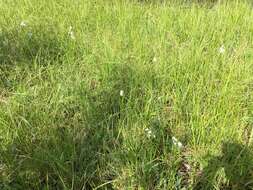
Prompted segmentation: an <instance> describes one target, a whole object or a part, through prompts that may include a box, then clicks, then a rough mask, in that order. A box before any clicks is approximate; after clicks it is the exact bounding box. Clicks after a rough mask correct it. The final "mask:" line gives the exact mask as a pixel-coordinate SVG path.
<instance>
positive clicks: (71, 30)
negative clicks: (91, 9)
mask: <svg viewBox="0 0 253 190" xmlns="http://www.w3.org/2000/svg"><path fill="white" fill-rule="evenodd" d="M68 35H69V37H70V38H71V39H72V40H75V39H76V37H75V33H74V31H73V27H72V26H70V27H69V31H68Z"/></svg>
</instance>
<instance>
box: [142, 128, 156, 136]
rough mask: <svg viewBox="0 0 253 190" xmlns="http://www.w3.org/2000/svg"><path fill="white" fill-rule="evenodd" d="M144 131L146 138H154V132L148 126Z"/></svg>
mask: <svg viewBox="0 0 253 190" xmlns="http://www.w3.org/2000/svg"><path fill="white" fill-rule="evenodd" d="M145 132H146V135H147V137H148V138H155V137H156V136H155V134H154V133H153V132H152V130H151V129H149V128H146V129H145Z"/></svg>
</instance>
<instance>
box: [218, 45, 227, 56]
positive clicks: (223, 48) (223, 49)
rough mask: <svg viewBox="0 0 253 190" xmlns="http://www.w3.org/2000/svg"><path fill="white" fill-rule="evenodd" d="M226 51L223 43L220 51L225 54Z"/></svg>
mask: <svg viewBox="0 0 253 190" xmlns="http://www.w3.org/2000/svg"><path fill="white" fill-rule="evenodd" d="M225 51H226V49H225V46H224V45H222V46H221V47H220V48H219V53H220V54H224V53H225Z"/></svg>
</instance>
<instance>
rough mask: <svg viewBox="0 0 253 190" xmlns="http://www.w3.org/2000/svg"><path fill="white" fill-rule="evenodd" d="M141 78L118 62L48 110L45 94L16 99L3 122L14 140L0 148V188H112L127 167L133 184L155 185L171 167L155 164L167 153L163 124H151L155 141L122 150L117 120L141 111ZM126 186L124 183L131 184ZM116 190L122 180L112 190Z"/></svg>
mask: <svg viewBox="0 0 253 190" xmlns="http://www.w3.org/2000/svg"><path fill="white" fill-rule="evenodd" d="M152 73H153V72H152ZM144 74H145V76H142V75H144ZM147 74H148V73H147V72H142V71H141V72H140V73H139V71H138V70H137V69H135V68H134V67H133V66H129V65H124V64H119V65H114V66H112V69H111V72H110V73H109V74H108V76H106V77H105V78H104V79H101V81H99V79H98V80H96V81H93V82H91V84H90V85H86V86H85V84H84V85H81V86H80V88H79V87H77V88H76V89H75V91H74V92H73V91H72V92H71V93H73V96H75V99H74V100H71V101H69V102H65V103H60V102H56V105H55V106H54V105H52V106H51V107H50V106H47V102H43V101H44V100H45V98H43V92H41V93H42V94H41V95H37V96H36V97H33V95H29V96H28V97H27V98H22V99H20V100H16V101H17V106H15V105H16V104H15V105H14V107H11V108H10V110H11V111H12V113H11V115H8V114H7V112H6V115H5V119H4V120H5V121H6V123H9V129H8V130H9V131H10V133H11V134H12V135H13V137H12V140H11V142H10V143H9V145H8V146H5V147H4V148H3V149H1V150H0V166H1V168H0V188H1V189H17V190H19V189H85V190H86V189H94V188H96V187H98V186H101V185H102V186H101V188H100V189H113V188H114V186H113V184H112V183H113V181H114V179H116V178H118V177H119V176H120V174H121V173H120V172H121V169H122V168H121V167H122V166H123V168H124V165H125V166H126V167H129V165H130V163H131V165H132V167H136V168H134V169H133V173H134V177H133V178H134V180H137V181H136V182H135V185H140V186H142V187H145V189H152V187H156V186H157V185H158V184H159V182H160V181H159V180H160V179H161V178H163V177H164V178H165V177H166V175H167V171H169V169H168V170H167V169H165V168H170V166H169V165H168V163H165V162H163V161H161V160H162V157H163V156H164V157H166V156H167V153H168V152H170V151H171V143H170V144H169V145H168V142H171V141H170V138H171V134H170V131H169V130H167V129H168V128H166V127H164V129H163V128H162V125H166V124H163V123H161V122H159V121H150V127H152V131H154V132H155V135H156V136H157V137H156V138H155V139H154V140H152V139H150V140H146V141H145V143H143V142H142V140H143V139H138V140H140V142H139V143H136V145H135V148H133V149H131V150H127V149H124V148H123V147H122V142H123V137H122V134H121V132H120V130H119V127H120V126H121V125H122V124H121V125H120V122H123V121H124V120H127V113H128V110H127V108H129V107H132V109H134V110H135V111H136V112H140V113H141V112H142V111H143V109H144V104H145V92H144V91H143V90H142V89H139V87H141V84H142V83H143V81H142V79H143V80H144V79H146V78H147V77H146V76H147ZM148 80H150V78H149V79H148ZM120 90H124V95H123V96H120ZM37 93H38V92H37ZM137 97H138V98H139V100H137V99H138V98H137ZM37 98H38V99H37ZM131 98H134V99H135V102H134V101H133V99H131ZM46 99H47V98H46ZM56 99H57V98H56ZM36 102H37V103H36ZM22 105H24V106H22ZM10 106H11V105H10ZM137 108H138V109H137ZM121 127H122V126H121ZM161 128H162V129H161ZM145 139H147V137H146V138H145ZM143 146H146V148H143ZM151 150H152V151H151ZM160 158H161V160H160ZM136 163H138V165H136ZM127 177H132V176H127ZM125 180H126V181H125V182H126V183H127V184H128V185H129V183H131V181H132V179H127V178H126V179H125ZM147 181H148V182H147ZM122 184H124V180H123V182H120V184H118V187H120V186H121V185H122ZM122 188H124V186H123V187H122Z"/></svg>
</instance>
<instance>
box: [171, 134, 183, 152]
mask: <svg viewBox="0 0 253 190" xmlns="http://www.w3.org/2000/svg"><path fill="white" fill-rule="evenodd" d="M172 142H173V144H174V145H175V146H177V147H178V148H179V149H181V148H183V144H182V143H181V142H180V141H179V140H177V138H176V137H172Z"/></svg>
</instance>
